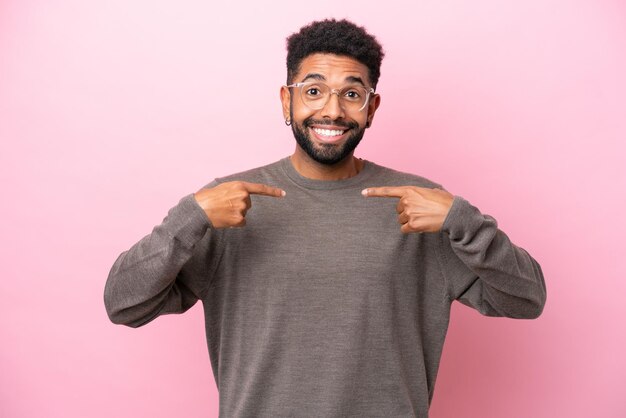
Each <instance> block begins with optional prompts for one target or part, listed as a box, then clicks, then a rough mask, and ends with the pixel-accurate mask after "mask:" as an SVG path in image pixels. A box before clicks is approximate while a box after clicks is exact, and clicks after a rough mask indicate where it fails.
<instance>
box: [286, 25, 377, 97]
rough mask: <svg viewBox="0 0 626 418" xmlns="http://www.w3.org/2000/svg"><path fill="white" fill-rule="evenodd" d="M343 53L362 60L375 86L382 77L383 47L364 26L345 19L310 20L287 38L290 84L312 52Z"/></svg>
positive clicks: (288, 79)
mask: <svg viewBox="0 0 626 418" xmlns="http://www.w3.org/2000/svg"><path fill="white" fill-rule="evenodd" d="M315 53H328V54H336V55H344V56H348V57H351V58H354V59H355V60H357V61H359V62H360V63H362V64H363V65H365V66H366V67H367V69H368V71H369V78H370V81H371V82H372V87H374V88H376V84H377V83H378V78H379V77H380V64H381V62H382V60H383V57H384V56H385V53H384V52H383V47H382V46H381V45H380V44H379V43H378V41H377V40H376V38H375V37H374V36H372V35H370V34H369V33H367V32H366V31H365V28H363V27H362V26H357V25H355V24H354V23H352V22H350V21H348V20H346V19H342V20H335V19H326V20H321V21H317V22H312V23H309V24H308V25H306V26H303V27H302V28H300V31H299V32H298V33H294V34H292V35H290V36H289V37H288V38H287V84H291V83H292V82H293V78H294V77H295V75H296V74H297V73H298V71H299V69H300V63H302V60H303V59H305V58H306V57H308V56H309V55H311V54H315Z"/></svg>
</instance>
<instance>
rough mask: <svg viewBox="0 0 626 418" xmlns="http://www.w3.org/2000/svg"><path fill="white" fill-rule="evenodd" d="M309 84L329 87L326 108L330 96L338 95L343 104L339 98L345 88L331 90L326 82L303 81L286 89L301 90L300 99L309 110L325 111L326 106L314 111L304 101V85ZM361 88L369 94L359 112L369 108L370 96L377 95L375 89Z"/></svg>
mask: <svg viewBox="0 0 626 418" xmlns="http://www.w3.org/2000/svg"><path fill="white" fill-rule="evenodd" d="M307 84H324V85H325V86H326V87H328V88H329V90H330V94H329V95H328V99H327V100H326V103H324V106H326V105H327V104H328V101H329V100H330V96H331V95H332V94H336V95H337V97H338V98H339V103H341V98H340V97H339V92H340V91H341V90H343V89H344V88H345V87H342V88H340V89H331V88H330V86H329V85H328V84H326V83H324V82H322V81H302V82H300V83H293V84H290V85H288V86H285V87H287V88H292V87H298V88H300V98H301V99H302V103H304V105H305V106H306V107H308V108H309V109H311V110H320V109H323V108H324V106H322V107H320V108H318V109H314V108H312V107H311V106H309V105H308V104H306V102H305V101H304V98H303V97H302V87H303V86H304V85H307ZM361 87H363V88H364V89H365V91H366V92H367V94H366V95H365V102H364V103H363V106H361V107H360V108H359V110H358V112H361V111H362V110H363V109H365V107H366V106H367V104H368V103H369V100H370V95H372V94H376V93H375V92H374V88H373V87H369V89H368V88H367V87H365V86H361Z"/></svg>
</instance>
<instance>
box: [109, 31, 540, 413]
mask: <svg viewBox="0 0 626 418" xmlns="http://www.w3.org/2000/svg"><path fill="white" fill-rule="evenodd" d="M382 58H383V51H382V48H381V46H380V45H379V44H378V42H377V41H376V39H375V38H374V37H372V36H371V35H369V34H367V33H366V32H365V30H364V29H363V28H361V27H358V26H356V25H354V24H352V23H350V22H347V21H345V20H343V21H335V20H325V21H321V22H314V23H311V24H310V25H308V26H306V27H303V28H302V29H301V30H300V32H298V33H296V34H294V35H292V36H291V37H289V38H288V55H287V69H288V78H287V85H286V86H283V87H282V88H281V90H280V97H281V101H282V108H283V113H284V116H285V123H286V124H287V125H291V128H292V130H293V133H294V136H295V139H296V143H297V145H296V150H295V152H294V154H293V155H291V156H290V157H288V158H284V159H282V160H280V161H278V162H275V163H273V164H270V165H267V166H264V167H260V168H256V169H252V170H249V171H246V172H243V173H239V174H234V175H231V176H228V177H224V178H219V179H216V180H214V181H213V182H212V183H210V184H208V185H207V186H206V187H204V188H202V189H201V190H199V191H197V192H196V193H194V194H189V195H187V196H185V197H183V198H182V199H181V200H180V202H179V203H178V205H176V206H175V207H173V208H172V209H171V210H170V211H169V214H168V216H167V217H166V218H165V219H164V221H163V223H162V224H161V225H158V226H156V227H155V228H154V230H153V232H152V233H151V234H150V235H148V236H146V237H144V238H143V239H142V240H141V241H139V242H138V243H136V244H135V245H134V246H133V247H132V248H130V249H129V250H128V251H126V252H124V253H122V254H121V255H120V256H119V258H118V259H117V261H116V262H115V264H114V265H113V268H112V269H111V272H110V275H109V278H108V281H107V285H106V289H105V303H106V307H107V312H108V314H109V316H110V318H111V320H112V321H113V322H115V323H121V324H126V325H129V326H133V327H137V326H141V325H143V324H145V323H147V322H149V321H151V320H152V319H154V318H156V317H157V316H159V315H162V314H166V313H180V312H184V311H186V310H187V309H189V308H190V307H191V306H192V305H194V304H195V303H196V301H198V300H201V301H202V302H203V305H204V313H205V319H206V336H207V344H208V347H209V353H210V358H211V364H212V368H213V373H214V376H215V381H216V384H217V387H218V390H219V402H220V406H219V408H220V416H224V417H287V416H289V417H348V416H350V417H352V416H354V417H379V416H380V417H383V416H384V417H415V416H419V417H426V416H427V415H428V408H429V404H430V401H431V399H432V396H433V390H434V385H435V378H436V375H437V369H438V366H439V359H440V357H441V351H442V348H443V343H444V339H445V336H446V332H447V328H448V322H449V317H450V306H451V304H452V302H453V301H454V300H459V301H461V302H462V303H464V304H466V305H468V306H471V307H473V308H475V309H477V310H478V311H480V312H481V313H482V314H484V315H489V316H506V317H511V318H536V317H537V316H539V315H540V313H541V312H542V310H543V306H544V303H545V298H546V289H545V284H544V279H543V275H542V272H541V268H540V266H539V264H538V263H537V262H536V261H535V260H534V259H533V258H532V257H531V256H530V255H529V254H528V253H527V252H526V251H525V250H523V249H521V248H519V247H516V246H515V245H514V244H512V243H511V241H510V240H509V239H508V237H507V236H506V235H505V234H504V233H503V232H502V231H501V230H499V229H498V228H497V224H496V221H495V219H493V218H492V217H490V216H488V215H483V214H481V213H480V212H479V210H478V209H477V208H475V207H474V206H472V205H471V204H470V203H468V201H467V200H465V199H463V198H462V197H460V196H454V195H452V194H450V193H448V192H447V191H445V190H443V189H442V188H441V186H440V185H438V184H436V183H434V182H432V181H430V180H428V179H426V178H423V177H419V176H416V175H412V174H406V173H401V172H397V171H394V170H391V169H388V168H384V167H381V166H378V165H376V164H374V163H373V162H370V161H365V160H362V159H358V158H355V157H354V155H353V153H354V149H355V148H356V146H357V145H358V143H359V141H360V140H361V138H362V137H363V134H364V132H365V129H367V128H368V127H369V126H370V125H371V124H372V121H373V118H374V114H375V112H376V109H377V108H378V106H379V104H380V96H379V95H378V94H376V93H375V88H376V83H377V82H378V77H379V74H380V63H381V61H382Z"/></svg>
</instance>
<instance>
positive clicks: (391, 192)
mask: <svg viewBox="0 0 626 418" xmlns="http://www.w3.org/2000/svg"><path fill="white" fill-rule="evenodd" d="M406 189H407V188H406V187H404V186H400V187H368V188H367V189H363V191H362V192H361V194H362V195H363V196H366V197H402V196H404V194H405V193H406Z"/></svg>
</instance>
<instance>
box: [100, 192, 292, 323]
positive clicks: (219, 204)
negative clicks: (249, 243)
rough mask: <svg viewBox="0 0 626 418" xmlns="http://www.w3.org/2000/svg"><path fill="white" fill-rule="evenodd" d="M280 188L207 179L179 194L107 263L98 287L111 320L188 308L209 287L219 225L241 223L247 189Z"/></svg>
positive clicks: (136, 319) (247, 204) (124, 320)
mask: <svg viewBox="0 0 626 418" xmlns="http://www.w3.org/2000/svg"><path fill="white" fill-rule="evenodd" d="M251 194H258V195H263V196H271V197H282V196H284V195H285V192H284V191H283V190H281V189H277V188H274V187H270V186H266V185H263V184H256V183H247V182H240V181H233V182H225V183H218V181H217V180H216V181H214V182H213V183H211V184H209V185H207V186H205V187H204V188H202V189H200V190H199V191H198V192H196V193H194V194H190V195H187V196H185V197H183V198H182V199H181V200H180V202H179V203H178V205H176V206H175V207H173V208H172V209H170V211H169V213H168V215H167V217H166V218H165V219H164V220H163V223H162V224H161V225H158V226H156V227H155V228H154V230H153V231H152V233H151V234H149V235H147V236H145V237H144V238H142V239H141V240H140V241H139V242H138V243H136V244H135V245H133V246H132V247H131V248H130V249H129V250H128V251H126V252H123V253H122V254H121V255H120V256H119V257H118V258H117V260H116V261H115V263H114V264H113V267H112V268H111V272H110V273H109V278H108V279H107V283H106V286H105V289H104V304H105V306H106V310H107V313H108V315H109V318H110V319H111V321H113V322H114V323H116V324H125V325H128V326H131V327H139V326H141V325H144V324H146V323H148V322H150V321H151V320H153V319H154V318H156V317H157V316H159V315H163V314H167V313H181V312H185V311H186V310H187V309H189V308H191V307H192V306H193V305H194V304H195V303H196V302H197V301H198V299H201V298H202V297H203V295H204V292H206V290H207V289H208V288H209V286H210V283H211V280H212V277H213V276H214V272H215V270H216V269H217V265H218V263H219V259H220V253H221V250H220V248H221V247H220V245H219V243H220V241H221V236H222V233H221V228H234V227H243V226H244V225H245V215H246V212H247V211H248V209H250V206H251V200H250V195H251Z"/></svg>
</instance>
